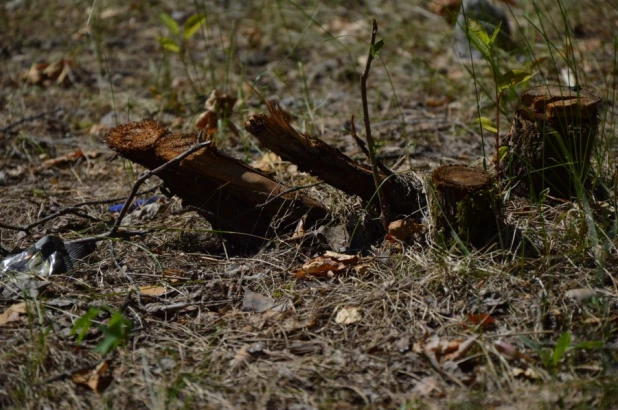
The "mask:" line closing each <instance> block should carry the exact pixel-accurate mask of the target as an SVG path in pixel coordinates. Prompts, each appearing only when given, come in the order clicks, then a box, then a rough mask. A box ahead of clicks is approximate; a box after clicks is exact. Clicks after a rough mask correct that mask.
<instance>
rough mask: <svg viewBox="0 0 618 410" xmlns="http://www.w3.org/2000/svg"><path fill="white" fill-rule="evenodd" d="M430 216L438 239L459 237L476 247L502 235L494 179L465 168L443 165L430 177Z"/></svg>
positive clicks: (447, 239) (476, 170)
mask: <svg viewBox="0 0 618 410" xmlns="http://www.w3.org/2000/svg"><path fill="white" fill-rule="evenodd" d="M431 182H432V184H433V190H432V192H430V206H431V215H432V219H433V223H434V227H435V230H434V232H435V234H434V236H435V237H436V239H438V240H439V239H440V238H443V239H444V240H445V241H447V242H449V241H451V240H453V239H456V238H458V239H459V240H461V241H462V242H463V243H465V244H470V245H472V246H474V247H476V248H482V247H484V246H485V245H487V244H488V243H489V242H490V241H491V240H492V239H493V238H495V236H496V234H497V233H498V232H499V230H500V227H501V225H502V222H501V206H500V200H499V195H498V194H497V191H496V189H495V185H494V183H493V180H492V178H491V177H490V176H489V175H488V174H487V173H486V172H484V171H482V170H480V169H477V168H470V167H467V166H464V165H450V166H442V167H440V168H438V169H436V170H435V171H434V172H433V173H432V174H431Z"/></svg>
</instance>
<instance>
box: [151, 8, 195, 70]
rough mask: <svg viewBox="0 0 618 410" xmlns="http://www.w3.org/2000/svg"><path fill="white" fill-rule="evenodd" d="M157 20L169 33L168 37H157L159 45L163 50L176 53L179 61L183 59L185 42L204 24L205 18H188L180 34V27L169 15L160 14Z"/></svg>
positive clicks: (193, 16)
mask: <svg viewBox="0 0 618 410" xmlns="http://www.w3.org/2000/svg"><path fill="white" fill-rule="evenodd" d="M159 19H160V20H161V22H162V23H163V25H165V27H167V29H168V31H169V33H170V35H169V36H166V37H163V36H161V37H159V38H158V40H159V44H160V45H161V47H162V48H163V49H164V50H167V51H171V52H172V53H176V54H178V55H179V56H180V58H181V59H184V53H185V46H186V42H187V40H190V39H191V38H192V37H193V36H194V35H195V33H197V31H198V30H199V29H200V27H202V25H203V24H204V23H206V16H205V15H204V14H194V15H192V16H191V17H189V18H188V19H187V21H186V22H185V25H184V27H183V30H182V34H181V32H180V26H179V25H178V23H177V22H176V20H174V19H173V18H172V17H171V16H170V15H169V14H166V13H161V14H160V15H159Z"/></svg>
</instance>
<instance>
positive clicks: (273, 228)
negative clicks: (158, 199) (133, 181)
mask: <svg viewBox="0 0 618 410" xmlns="http://www.w3.org/2000/svg"><path fill="white" fill-rule="evenodd" d="M197 140H198V135H197V134H195V133H178V132H171V131H170V130H168V129H167V128H166V127H164V126H162V125H160V124H158V123H157V122H155V121H152V120H145V121H141V122H131V123H127V124H122V125H119V126H117V127H115V128H113V129H111V130H110V131H109V132H108V133H107V135H106V137H105V141H106V143H107V145H108V146H109V147H110V148H111V149H113V150H114V151H116V152H117V153H118V154H120V155H122V156H123V157H125V158H127V159H129V160H131V161H133V162H136V163H138V164H140V165H143V166H144V167H146V168H148V169H155V168H157V167H158V166H160V165H162V164H164V163H166V162H167V161H169V160H171V159H173V158H175V157H177V156H178V155H180V154H182V153H183V152H185V151H187V150H188V149H190V148H191V147H192V146H193V145H194V144H196V142H197ZM158 176H159V177H160V178H161V179H162V180H163V182H164V184H165V187H166V188H167V189H168V190H169V191H170V192H171V193H173V194H175V195H177V196H178V197H180V198H181V199H182V200H183V204H184V205H191V206H193V207H195V208H196V209H197V210H198V212H199V213H200V214H201V215H202V216H203V217H204V218H206V219H207V220H208V221H209V222H210V224H211V225H212V227H213V229H214V230H216V231H218V232H219V233H220V234H222V235H225V237H226V238H227V239H229V240H231V241H232V243H235V244H238V245H240V246H242V247H243V248H242V249H241V251H243V250H248V249H249V248H252V247H255V246H256V245H259V244H261V243H262V242H263V239H264V238H270V237H274V236H275V235H279V234H282V233H287V232H291V231H292V230H293V229H294V228H295V227H296V225H297V223H298V221H299V220H300V219H303V221H304V227H305V228H309V227H312V226H313V225H315V224H316V223H317V222H318V221H320V220H322V219H324V218H325V217H326V216H327V215H328V209H327V208H326V207H324V206H323V205H322V204H320V203H319V202H318V201H316V200H314V199H312V198H310V197H308V196H307V195H305V194H303V193H302V192H300V191H298V190H289V189H288V188H287V187H285V186H284V185H282V184H280V183H278V182H277V181H275V180H273V179H271V178H269V177H268V176H266V175H264V174H263V173H261V172H260V171H258V170H256V169H253V168H251V167H249V166H247V165H245V164H243V163H242V162H240V161H239V160H236V159H234V158H232V157H230V156H227V155H225V154H223V153H221V152H219V151H218V150H217V149H216V147H215V146H214V144H211V145H209V146H207V147H206V148H203V149H201V150H199V151H197V152H196V153H194V154H191V155H189V156H188V157H187V158H185V159H184V160H182V161H180V163H178V164H175V165H173V166H170V167H167V168H165V169H164V170H162V171H161V172H160V173H159V174H158ZM292 191H293V192H292Z"/></svg>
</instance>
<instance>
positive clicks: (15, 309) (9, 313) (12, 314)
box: [0, 302, 32, 326]
mask: <svg viewBox="0 0 618 410" xmlns="http://www.w3.org/2000/svg"><path fill="white" fill-rule="evenodd" d="M31 308H32V306H31ZM26 313H28V306H27V305H26V302H21V303H17V304H15V305H13V306H9V307H8V308H7V309H6V310H5V311H4V312H2V313H0V326H6V325H7V324H8V323H13V322H21V321H22V320H23V319H24V315H26Z"/></svg>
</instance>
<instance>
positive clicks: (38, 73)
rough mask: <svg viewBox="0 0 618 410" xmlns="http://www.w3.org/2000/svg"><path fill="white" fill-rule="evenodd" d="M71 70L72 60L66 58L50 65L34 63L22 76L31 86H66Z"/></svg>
mask: <svg viewBox="0 0 618 410" xmlns="http://www.w3.org/2000/svg"><path fill="white" fill-rule="evenodd" d="M72 69H73V60H71V59H69V58H66V59H60V60H56V61H54V62H52V63H48V62H43V63H35V64H33V65H32V66H30V69H29V70H28V72H27V73H26V74H24V79H25V80H26V81H27V82H29V83H30V84H33V85H40V86H43V87H49V86H51V85H52V84H54V83H55V84H56V85H63V84H68V82H69V79H70V76H71V73H72Z"/></svg>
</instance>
